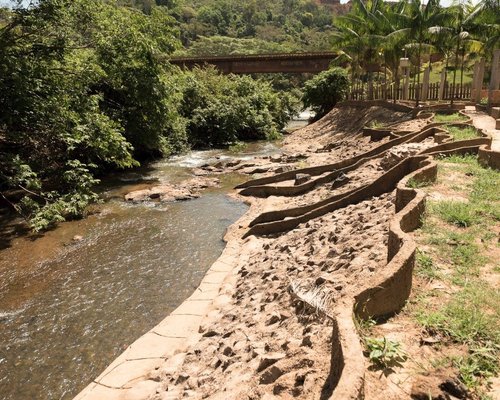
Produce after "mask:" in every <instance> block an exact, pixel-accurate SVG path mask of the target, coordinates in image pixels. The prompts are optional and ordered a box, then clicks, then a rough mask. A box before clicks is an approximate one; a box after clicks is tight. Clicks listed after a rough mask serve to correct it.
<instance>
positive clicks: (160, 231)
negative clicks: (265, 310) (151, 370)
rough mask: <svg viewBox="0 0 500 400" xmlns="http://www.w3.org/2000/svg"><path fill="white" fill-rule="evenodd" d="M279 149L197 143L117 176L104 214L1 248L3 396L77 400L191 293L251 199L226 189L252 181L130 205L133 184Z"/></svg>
mask: <svg viewBox="0 0 500 400" xmlns="http://www.w3.org/2000/svg"><path fill="white" fill-rule="evenodd" d="M278 151H279V149H278V148H277V147H276V146H275V145H273V144H270V143H264V144H260V143H258V144H253V145H251V146H249V147H248V148H247V149H246V151H245V152H243V153H241V154H238V155H237V156H235V155H231V154H229V153H227V152H223V151H220V150H214V151H203V152H201V151H200V152H192V153H191V154H189V155H187V156H181V157H175V158H171V159H168V160H163V161H161V162H158V163H156V164H153V165H152V166H149V167H148V168H147V169H142V170H137V171H134V172H133V173H124V174H119V175H116V176H114V177H113V179H108V180H107V181H106V182H104V183H103V185H102V187H101V193H102V196H103V197H104V198H105V199H106V201H105V203H104V204H102V205H100V206H98V207H97V210H96V211H97V212H96V213H95V214H93V215H91V216H89V217H88V218H85V219H83V220H80V221H74V222H68V223H63V224H61V225H60V226H59V227H58V228H57V229H55V230H53V231H50V232H48V233H47V234H45V235H43V236H42V237H40V238H38V239H36V240H33V239H29V238H19V239H16V240H14V241H13V242H12V244H11V246H10V247H9V248H7V249H4V250H2V251H1V252H0V399H2V400H24V399H30V400H36V399H71V398H72V397H73V396H74V395H76V394H77V393H78V392H79V391H80V390H81V389H83V388H84V387H85V386H86V385H87V384H88V383H90V382H91V381H92V379H93V378H95V377H96V376H97V375H99V373H100V372H101V371H102V370H103V369H104V368H105V367H106V366H107V365H108V364H109V363H110V362H111V361H112V360H113V359H114V358H116V357H117V356H118V355H119V354H120V353H121V352H122V351H123V350H124V349H125V348H126V347H127V346H128V345H129V344H131V343H132V342H133V341H134V340H135V339H137V338H138V337H139V336H141V335H142V334H143V333H145V332H146V331H148V330H149V329H151V328H152V327H153V326H155V325H156V324H157V323H158V322H159V321H161V320H162V319H163V318H164V317H165V316H166V315H168V314H169V313H170V312H171V311H173V310H174V309H175V308H176V307H177V306H178V305H179V304H180V303H181V302H182V301H183V300H184V299H185V298H187V297H188V296H189V295H190V294H191V293H192V292H193V290H194V289H195V288H196V287H197V286H198V284H199V282H200V281H201V279H202V278H203V276H204V274H205V271H206V270H207V269H208V268H209V267H210V265H211V264H212V263H213V262H214V261H215V260H216V259H217V258H218V257H219V255H220V253H221V252H222V250H223V248H224V242H223V240H222V238H223V236H224V233H225V231H226V229H227V227H228V226H229V225H231V224H232V223H233V222H235V221H236V220H237V219H238V218H239V217H240V216H241V215H243V214H244V212H245V211H246V209H247V206H246V205H244V204H243V203H241V202H238V201H236V200H233V199H231V198H230V197H228V196H227V193H228V192H229V191H230V189H231V188H232V187H234V185H236V184H237V183H240V182H242V181H243V180H245V179H246V177H244V176H241V175H235V174H226V175H223V176H220V178H221V186H220V188H216V189H209V190H207V191H204V192H202V195H201V197H200V198H199V199H196V200H192V201H187V202H177V203H169V204H162V205H159V204H157V203H151V204H148V203H143V204H127V203H125V202H124V201H123V195H124V194H125V193H127V192H129V191H131V190H134V189H140V188H144V187H148V186H150V185H152V184H156V183H158V182H178V181H181V180H182V179H185V178H186V177H189V176H190V169H189V168H191V167H197V166H200V165H202V164H204V163H207V162H211V161H215V160H217V159H225V158H251V157H253V156H255V155H263V154H274V153H276V152H278ZM75 235H77V236H81V238H80V237H78V238H76V239H77V240H73V239H74V238H75Z"/></svg>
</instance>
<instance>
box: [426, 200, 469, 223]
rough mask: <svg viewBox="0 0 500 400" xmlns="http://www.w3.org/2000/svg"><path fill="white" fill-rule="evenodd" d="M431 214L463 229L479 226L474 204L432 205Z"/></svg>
mask: <svg viewBox="0 0 500 400" xmlns="http://www.w3.org/2000/svg"><path fill="white" fill-rule="evenodd" d="M430 207H431V212H432V213H434V214H436V215H437V216H439V217H440V218H441V219H442V220H443V221H446V222H448V223H450V224H453V225H455V226H458V227H461V228H467V227H468V226H471V225H474V224H477V223H478V221H479V217H478V215H477V210H476V209H475V207H474V204H471V203H468V202H464V201H454V200H449V201H439V202H433V203H431V204H430Z"/></svg>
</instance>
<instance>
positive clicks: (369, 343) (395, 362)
mask: <svg viewBox="0 0 500 400" xmlns="http://www.w3.org/2000/svg"><path fill="white" fill-rule="evenodd" d="M365 345H366V349H367V352H368V357H369V359H370V361H371V362H372V363H373V364H374V365H375V366H376V367H378V368H383V369H386V368H392V367H395V366H401V363H402V362H403V361H405V360H406V358H407V355H406V353H405V352H404V351H403V349H402V348H401V344H400V343H399V342H397V341H395V340H390V339H387V338H386V337H385V336H384V337H382V338H370V337H369V338H365Z"/></svg>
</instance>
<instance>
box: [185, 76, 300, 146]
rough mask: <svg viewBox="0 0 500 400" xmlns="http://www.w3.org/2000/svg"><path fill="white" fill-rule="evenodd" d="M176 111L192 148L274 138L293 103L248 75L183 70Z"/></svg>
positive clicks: (289, 113)
mask: <svg viewBox="0 0 500 400" xmlns="http://www.w3.org/2000/svg"><path fill="white" fill-rule="evenodd" d="M182 79H183V81H182V82H181V83H180V85H181V86H182V87H183V89H182V91H183V99H182V102H181V107H180V113H181V115H182V116H183V117H184V118H185V119H186V120H187V121H188V122H187V132H188V138H189V142H190V144H191V145H192V146H194V147H211V146H221V145H226V144H229V143H234V142H238V141H248V140H258V139H276V138H277V137H279V133H280V131H281V129H283V127H284V125H285V124H286V122H287V121H288V120H289V119H290V118H291V116H292V115H293V114H294V113H295V112H296V104H297V102H296V101H294V99H293V98H292V97H291V96H290V95H288V94H286V93H282V94H280V95H278V93H276V92H275V91H274V90H273V89H272V87H271V86H270V84H268V83H267V82H263V81H258V80H254V79H252V78H251V77H249V76H235V75H222V74H220V73H218V72H217V71H216V70H215V69H214V68H207V69H199V68H196V69H194V70H193V71H190V72H185V73H184V75H183V77H182Z"/></svg>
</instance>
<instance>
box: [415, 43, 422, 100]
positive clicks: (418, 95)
mask: <svg viewBox="0 0 500 400" xmlns="http://www.w3.org/2000/svg"><path fill="white" fill-rule="evenodd" d="M421 56H422V41H421V40H419V42H418V61H417V86H416V87H415V107H418V104H419V102H420V62H421V60H420V58H421Z"/></svg>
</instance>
